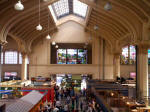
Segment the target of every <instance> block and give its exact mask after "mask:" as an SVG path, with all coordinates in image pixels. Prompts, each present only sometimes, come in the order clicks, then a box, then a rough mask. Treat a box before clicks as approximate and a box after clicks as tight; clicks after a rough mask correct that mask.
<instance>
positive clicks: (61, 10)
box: [53, 0, 69, 18]
mask: <svg viewBox="0 0 150 112" xmlns="http://www.w3.org/2000/svg"><path fill="white" fill-rule="evenodd" d="M53 8H54V11H55V13H56V17H57V18H60V17H61V16H64V15H67V14H69V5H68V0H59V1H58V2H56V3H54V4H53Z"/></svg>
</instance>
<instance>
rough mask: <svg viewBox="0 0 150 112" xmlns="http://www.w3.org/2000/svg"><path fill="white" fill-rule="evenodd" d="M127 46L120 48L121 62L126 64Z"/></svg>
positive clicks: (127, 57)
mask: <svg viewBox="0 0 150 112" xmlns="http://www.w3.org/2000/svg"><path fill="white" fill-rule="evenodd" d="M128 48H129V47H128V46H126V47H124V48H123V49H122V55H121V64H128V63H129V60H128V59H129V54H128Z"/></svg>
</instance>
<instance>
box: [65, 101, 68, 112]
mask: <svg viewBox="0 0 150 112" xmlns="http://www.w3.org/2000/svg"><path fill="white" fill-rule="evenodd" d="M68 111H69V107H68V105H67V103H66V104H65V106H64V112H68Z"/></svg>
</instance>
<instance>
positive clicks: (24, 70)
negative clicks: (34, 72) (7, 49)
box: [21, 53, 28, 81]
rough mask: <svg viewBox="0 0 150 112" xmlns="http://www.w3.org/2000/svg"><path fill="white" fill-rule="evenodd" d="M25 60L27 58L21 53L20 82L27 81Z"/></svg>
mask: <svg viewBox="0 0 150 112" xmlns="http://www.w3.org/2000/svg"><path fill="white" fill-rule="evenodd" d="M27 59H28V56H27V54H25V53H22V65H21V80H22V81H24V80H27Z"/></svg>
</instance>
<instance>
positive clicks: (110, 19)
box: [0, 0, 150, 50]
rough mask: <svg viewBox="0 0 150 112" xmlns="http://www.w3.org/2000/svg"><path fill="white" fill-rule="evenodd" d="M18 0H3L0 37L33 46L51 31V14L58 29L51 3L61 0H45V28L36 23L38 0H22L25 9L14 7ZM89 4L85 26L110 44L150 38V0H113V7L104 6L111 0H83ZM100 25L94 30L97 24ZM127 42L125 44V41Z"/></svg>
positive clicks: (1, 0)
mask: <svg viewBox="0 0 150 112" xmlns="http://www.w3.org/2000/svg"><path fill="white" fill-rule="evenodd" d="M17 1H18V0H0V40H1V43H5V42H6V37H7V35H10V36H11V37H13V38H14V39H16V40H17V41H18V42H20V45H24V46H25V47H24V48H23V49H26V50H29V49H30V48H29V46H28V44H29V43H30V44H31V42H33V41H34V40H35V39H36V38H38V37H41V36H46V35H47V33H48V28H47V27H48V24H47V21H48V14H49V15H50V32H55V31H57V26H56V24H55V22H54V20H53V17H52V15H51V13H50V11H49V9H48V6H49V5H50V4H52V3H54V2H56V1H58V0H48V1H47V2H43V0H41V25H42V26H43V30H42V31H37V30H36V29H35V27H36V26H37V25H38V24H39V19H38V16H39V14H38V11H39V10H38V6H39V4H38V0H22V3H23V4H24V7H25V9H24V10H23V11H16V10H14V4H15V3H16V2H17ZM80 1H81V2H83V3H85V4H87V5H88V6H89V11H88V14H87V18H86V19H85V21H86V24H85V29H86V30H87V31H90V32H91V31H93V32H96V33H97V34H99V36H101V37H102V38H104V39H106V40H107V41H108V42H109V43H110V44H115V43H116V42H117V43H118V42H119V43H124V44H128V43H134V44H136V43H138V42H140V41H147V42H149V41H150V0H109V2H111V4H112V10H110V11H106V10H104V5H105V4H106V3H107V2H108V0H80ZM95 25H97V26H98V27H99V28H98V30H97V31H94V29H93V27H94V26H95ZM122 45H123V44H122Z"/></svg>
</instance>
